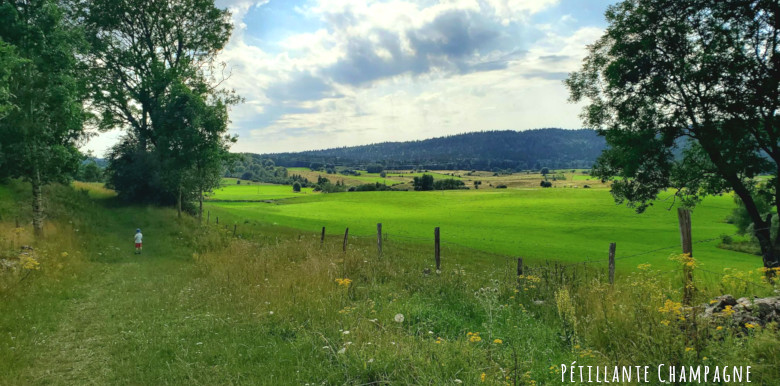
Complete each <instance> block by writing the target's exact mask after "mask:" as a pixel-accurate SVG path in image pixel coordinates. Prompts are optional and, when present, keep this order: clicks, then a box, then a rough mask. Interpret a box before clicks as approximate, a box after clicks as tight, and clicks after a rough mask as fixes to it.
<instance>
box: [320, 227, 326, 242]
mask: <svg viewBox="0 0 780 386" xmlns="http://www.w3.org/2000/svg"><path fill="white" fill-rule="evenodd" d="M322 244H325V227H322V235H321V236H320V246H322Z"/></svg>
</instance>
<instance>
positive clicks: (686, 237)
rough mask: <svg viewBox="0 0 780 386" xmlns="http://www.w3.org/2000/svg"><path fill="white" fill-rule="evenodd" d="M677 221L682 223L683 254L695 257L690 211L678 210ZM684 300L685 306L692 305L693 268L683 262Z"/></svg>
mask: <svg viewBox="0 0 780 386" xmlns="http://www.w3.org/2000/svg"><path fill="white" fill-rule="evenodd" d="M677 220H678V221H679V223H680V241H681V243H682V253H683V254H687V255H688V256H689V257H693V239H692V237H691V211H690V210H688V209H683V208H677ZM683 276H684V280H685V283H683V299H682V303H683V304H684V305H686V306H687V305H690V304H691V300H693V268H692V267H690V266H688V264H686V263H685V262H683Z"/></svg>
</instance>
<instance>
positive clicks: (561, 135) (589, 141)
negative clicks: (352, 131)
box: [263, 129, 606, 170]
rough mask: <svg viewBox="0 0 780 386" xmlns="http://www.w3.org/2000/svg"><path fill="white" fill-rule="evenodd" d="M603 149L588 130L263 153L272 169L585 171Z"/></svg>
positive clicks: (476, 134)
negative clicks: (328, 166) (329, 166)
mask: <svg viewBox="0 0 780 386" xmlns="http://www.w3.org/2000/svg"><path fill="white" fill-rule="evenodd" d="M605 146H606V143H605V141H604V138H603V137H600V136H598V135H597V134H596V132H595V131H593V130H589V129H580V130H564V129H537V130H527V131H511V130H507V131H483V132H474V133H465V134H458V135H451V136H446V137H439V138H432V139H426V140H420V141H409V142H384V143H377V144H371V145H363V146H353V147H341V148H334V149H326V150H312V151H304V152H298V153H277V154H265V155H263V157H267V158H271V159H273V160H274V162H275V163H276V165H278V166H286V167H308V166H309V165H310V164H312V163H322V164H334V165H336V166H351V167H357V166H364V165H366V164H369V163H374V162H378V163H381V164H383V165H385V167H386V168H387V169H414V168H424V169H436V170H473V169H476V170H494V169H514V170H524V169H539V168H541V167H551V168H588V167H590V166H591V165H592V164H593V162H594V161H595V160H596V158H597V157H598V156H599V154H601V151H602V150H603V149H604V147H605Z"/></svg>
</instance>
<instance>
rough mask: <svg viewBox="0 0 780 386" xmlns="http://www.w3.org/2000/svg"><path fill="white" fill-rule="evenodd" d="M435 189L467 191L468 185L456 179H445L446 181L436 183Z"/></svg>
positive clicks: (441, 180)
mask: <svg viewBox="0 0 780 386" xmlns="http://www.w3.org/2000/svg"><path fill="white" fill-rule="evenodd" d="M433 189H434V190H455V189H466V184H465V183H464V182H463V181H461V180H456V179H454V178H445V179H440V180H436V181H434V182H433Z"/></svg>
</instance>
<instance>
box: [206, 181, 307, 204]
mask: <svg viewBox="0 0 780 386" xmlns="http://www.w3.org/2000/svg"><path fill="white" fill-rule="evenodd" d="M226 180H227V181H230V180H228V179H226ZM233 181H235V180H233ZM311 193H312V188H301V191H300V192H299V193H296V192H293V190H292V186H290V185H271V184H260V183H255V184H252V185H249V184H247V183H242V184H241V185H238V184H235V183H233V184H224V183H223V185H222V187H221V188H218V189H214V192H212V193H211V194H209V195H208V199H211V200H231V201H237V200H244V201H263V200H277V199H281V198H290V197H299V196H301V195H306V194H311Z"/></svg>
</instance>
